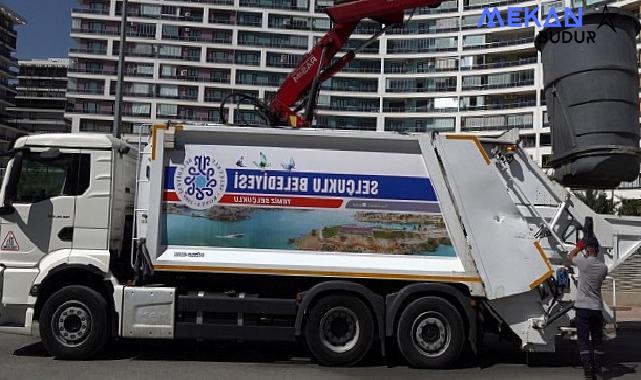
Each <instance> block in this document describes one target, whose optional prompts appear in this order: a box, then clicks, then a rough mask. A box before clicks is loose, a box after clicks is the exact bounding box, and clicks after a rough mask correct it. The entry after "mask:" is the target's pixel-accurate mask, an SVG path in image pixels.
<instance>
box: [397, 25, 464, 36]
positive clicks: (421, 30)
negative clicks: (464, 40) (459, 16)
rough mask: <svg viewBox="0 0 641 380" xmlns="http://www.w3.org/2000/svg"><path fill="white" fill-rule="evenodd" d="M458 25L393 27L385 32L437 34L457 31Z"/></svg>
mask: <svg viewBox="0 0 641 380" xmlns="http://www.w3.org/2000/svg"><path fill="white" fill-rule="evenodd" d="M458 31H459V27H458V26H452V27H447V28H438V27H436V26H434V27H426V28H411V27H410V28H403V27H401V28H395V29H391V30H389V31H388V32H387V33H386V34H388V35H407V34H412V35H415V34H438V33H453V32H458Z"/></svg>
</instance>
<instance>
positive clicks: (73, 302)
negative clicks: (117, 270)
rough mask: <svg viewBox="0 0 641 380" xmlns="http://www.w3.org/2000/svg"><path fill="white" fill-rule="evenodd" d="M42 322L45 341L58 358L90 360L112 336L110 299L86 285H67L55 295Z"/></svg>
mask: <svg viewBox="0 0 641 380" xmlns="http://www.w3.org/2000/svg"><path fill="white" fill-rule="evenodd" d="M39 324H40V339H42V344H43V345H44V347H45V348H46V349H47V351H48V352H49V353H50V354H51V355H53V356H55V357H56V358H58V359H71V360H84V359H89V358H91V357H92V356H94V355H95V354H97V353H98V352H99V351H100V350H101V349H102V348H103V347H104V345H105V344H106V343H107V341H108V340H109V338H110V337H111V324H110V320H109V310H108V305H107V301H105V299H104V297H103V296H102V295H101V294H100V293H98V292H96V291H95V290H93V289H91V288H88V287H86V286H78V285H73V286H66V287H64V288H62V289H60V290H58V291H57V292H55V293H54V294H52V295H51V297H49V299H47V300H46V301H45V303H44V305H43V306H42V311H41V313H40V318H39Z"/></svg>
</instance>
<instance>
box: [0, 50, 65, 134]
mask: <svg viewBox="0 0 641 380" xmlns="http://www.w3.org/2000/svg"><path fill="white" fill-rule="evenodd" d="M18 66H19V71H18V84H17V86H16V90H17V95H16V97H15V107H9V108H7V110H8V112H9V115H10V121H11V123H12V124H13V125H14V126H15V127H16V128H18V129H20V130H21V131H24V132H26V133H43V132H69V131H70V122H69V121H68V120H66V119H65V117H64V114H65V104H66V97H65V96H66V90H67V67H68V66H69V59H67V58H48V59H32V60H21V61H18Z"/></svg>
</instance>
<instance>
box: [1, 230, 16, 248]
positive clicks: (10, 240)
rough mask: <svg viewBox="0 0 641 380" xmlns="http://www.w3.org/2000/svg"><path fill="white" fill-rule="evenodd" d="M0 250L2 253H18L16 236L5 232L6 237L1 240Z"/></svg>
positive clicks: (10, 232) (11, 232)
mask: <svg viewBox="0 0 641 380" xmlns="http://www.w3.org/2000/svg"><path fill="white" fill-rule="evenodd" d="M0 249H2V250H3V251H19V250H20V246H19V245H18V240H16V235H14V234H13V231H9V232H7V236H5V237H4V240H2V246H0Z"/></svg>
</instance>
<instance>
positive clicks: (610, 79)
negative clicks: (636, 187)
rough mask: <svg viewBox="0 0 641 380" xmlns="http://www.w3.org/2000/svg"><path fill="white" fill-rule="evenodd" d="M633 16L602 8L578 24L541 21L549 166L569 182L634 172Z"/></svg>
mask: <svg viewBox="0 0 641 380" xmlns="http://www.w3.org/2000/svg"><path fill="white" fill-rule="evenodd" d="M638 34H639V21H638V20H637V18H636V17H635V16H633V15H632V14H630V13H628V12H625V11H623V10H620V9H617V8H613V7H609V8H608V9H607V13H606V12H604V10H603V8H595V9H593V10H590V11H586V12H584V14H583V25H582V26H581V27H579V28H566V27H560V28H545V29H543V30H542V31H541V32H540V33H539V35H538V36H537V38H536V41H535V45H536V48H537V49H538V50H540V51H541V56H542V62H543V80H544V91H545V101H546V104H547V109H548V118H549V122H550V128H551V134H552V157H551V162H550V165H551V166H552V167H553V168H554V169H555V170H554V172H555V178H556V180H557V181H559V182H560V183H561V184H562V185H564V186H568V187H572V188H599V189H606V188H613V187H616V186H618V185H619V183H620V182H622V181H633V180H635V179H636V178H637V177H638V176H639V169H640V168H639V163H640V153H641V150H640V149H639V73H638V63H637V49H636V36H637V35H638Z"/></svg>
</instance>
